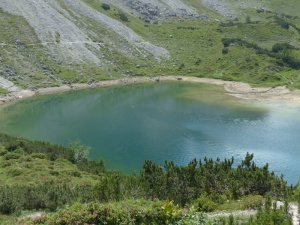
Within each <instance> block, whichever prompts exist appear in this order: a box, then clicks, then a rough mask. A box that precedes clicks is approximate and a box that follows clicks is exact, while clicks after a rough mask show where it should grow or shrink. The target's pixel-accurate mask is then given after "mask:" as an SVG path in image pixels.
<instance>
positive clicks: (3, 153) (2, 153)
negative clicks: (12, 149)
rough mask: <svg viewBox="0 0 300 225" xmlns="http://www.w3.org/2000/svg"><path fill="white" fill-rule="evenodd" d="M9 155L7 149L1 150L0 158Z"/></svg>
mask: <svg viewBox="0 0 300 225" xmlns="http://www.w3.org/2000/svg"><path fill="white" fill-rule="evenodd" d="M7 153H8V151H7V150H5V149H0V156H4V155H6V154H7Z"/></svg>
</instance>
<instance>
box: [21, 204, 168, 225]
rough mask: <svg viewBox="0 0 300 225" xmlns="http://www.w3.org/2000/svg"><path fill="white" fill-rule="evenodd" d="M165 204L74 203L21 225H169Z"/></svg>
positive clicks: (24, 220)
mask: <svg viewBox="0 0 300 225" xmlns="http://www.w3.org/2000/svg"><path fill="white" fill-rule="evenodd" d="M162 205H163V202H160V201H156V202H153V201H149V200H128V201H124V202H118V203H107V204H100V203H88V204H81V203H79V202H76V203H74V204H73V205H72V206H70V207H68V208H66V209H63V210H59V211H57V212H56V213H54V214H53V215H45V216H42V217H38V218H36V219H35V220H33V221H32V220H29V219H23V221H21V223H26V222H29V221H30V223H31V224H107V225H116V224H120V225H121V224H124V225H125V224H160V225H163V224H168V221H167V219H166V217H165V214H164V210H162V209H161V206H162Z"/></svg>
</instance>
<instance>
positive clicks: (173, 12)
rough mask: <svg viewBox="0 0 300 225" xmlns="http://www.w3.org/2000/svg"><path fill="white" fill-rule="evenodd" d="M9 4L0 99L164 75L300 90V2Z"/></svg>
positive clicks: (0, 40)
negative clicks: (72, 85)
mask: <svg viewBox="0 0 300 225" xmlns="http://www.w3.org/2000/svg"><path fill="white" fill-rule="evenodd" d="M0 2H1V4H0V7H1V10H0V30H1V33H2V35H1V37H0V76H1V79H0V86H1V87H2V91H1V89H0V93H3V92H5V91H3V89H5V90H8V91H15V90H17V87H18V88H25V89H34V88H39V87H46V86H57V85H61V84H64V83H67V84H69V83H78V82H86V83H91V82H94V81H97V80H103V79H114V78H118V77H123V76H136V75H164V74H165V75H169V74H170V75H171V74H172V75H177V74H180V75H185V74H189V75H193V76H206V77H213V78H220V79H226V80H243V81H247V82H251V83H257V84H259V83H262V82H263V83H266V84H269V85H278V84H285V85H290V86H291V87H298V86H300V85H299V83H300V81H299V80H300V78H299V76H298V72H297V70H298V69H299V67H300V66H299V57H300V54H299V47H300V45H299V40H300V20H299V18H298V17H297V16H298V14H299V12H298V11H297V10H294V9H295V8H297V6H299V3H298V2H297V1H295V0H290V1H289V2H290V3H289V4H287V3H286V1H283V0H276V1H274V2H273V3H272V4H270V2H269V1H267V0H263V1H257V0H252V1H248V2H245V1H240V0H239V1H233V0H227V1H220V0H202V1H197V0H160V1H159V0H154V1H147V0H125V1H121V0H111V1H105V0H103V1H99V0H91V1H88V0H51V1H50V0H35V1H33V0H23V1H22V3H20V1H17V0H1V1H0ZM276 44H277V46H278V44H279V48H278V49H277V50H274V49H273V48H274V46H276Z"/></svg>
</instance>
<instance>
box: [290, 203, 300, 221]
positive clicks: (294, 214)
mask: <svg viewBox="0 0 300 225" xmlns="http://www.w3.org/2000/svg"><path fill="white" fill-rule="evenodd" d="M289 212H290V214H291V215H292V220H293V225H299V207H298V205H297V204H295V203H290V209H289Z"/></svg>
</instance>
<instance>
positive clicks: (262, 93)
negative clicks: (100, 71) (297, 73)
mask: <svg viewBox="0 0 300 225" xmlns="http://www.w3.org/2000/svg"><path fill="white" fill-rule="evenodd" d="M159 81H178V82H180V81H185V82H193V83H205V84H213V85H218V86H223V88H224V90H225V91H226V92H227V93H228V94H229V95H231V96H234V97H237V98H239V99H244V100H254V101H260V102H261V101H267V102H272V101H277V102H278V101H283V102H287V103H293V104H299V105H300V90H295V91H290V90H288V89H287V88H286V87H284V86H279V87H275V88H253V87H251V86H250V84H248V83H244V82H236V81H223V80H217V79H212V78H199V77H189V76H156V77H133V78H120V79H116V80H105V81H98V82H95V83H92V84H72V85H62V86H59V87H47V88H39V89H37V90H35V91H33V90H20V91H16V92H11V93H8V94H5V95H2V96H0V106H1V105H4V104H6V103H8V102H12V101H16V100H20V99H24V98H29V97H32V96H35V95H45V94H53V93H60V92H66V91H72V90H80V89H87V88H95V87H108V86H116V85H123V84H134V83H147V82H159Z"/></svg>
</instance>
